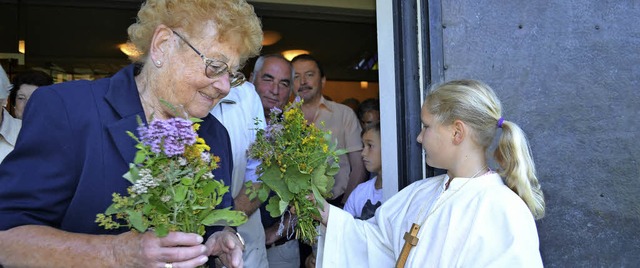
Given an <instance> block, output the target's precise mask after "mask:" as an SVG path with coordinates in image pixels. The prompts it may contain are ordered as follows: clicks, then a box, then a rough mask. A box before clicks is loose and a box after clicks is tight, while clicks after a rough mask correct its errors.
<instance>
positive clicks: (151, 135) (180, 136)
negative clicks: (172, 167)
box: [138, 118, 197, 157]
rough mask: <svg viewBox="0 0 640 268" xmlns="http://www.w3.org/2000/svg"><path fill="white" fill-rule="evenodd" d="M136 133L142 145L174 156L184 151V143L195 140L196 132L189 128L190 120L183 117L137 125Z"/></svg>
mask: <svg viewBox="0 0 640 268" xmlns="http://www.w3.org/2000/svg"><path fill="white" fill-rule="evenodd" d="M138 133H140V137H141V139H142V143H143V144H144V145H147V146H150V147H151V151H152V152H154V153H160V152H162V151H164V153H165V154H166V155H167V156H168V157H171V156H174V155H179V154H182V153H184V147H185V146H186V145H192V144H194V143H195V142H196V136H197V134H196V132H195V131H193V128H191V121H189V120H187V119H184V118H171V119H168V120H157V119H154V120H152V121H151V123H150V124H149V126H140V127H138Z"/></svg>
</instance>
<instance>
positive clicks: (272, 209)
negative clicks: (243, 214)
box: [265, 196, 284, 218]
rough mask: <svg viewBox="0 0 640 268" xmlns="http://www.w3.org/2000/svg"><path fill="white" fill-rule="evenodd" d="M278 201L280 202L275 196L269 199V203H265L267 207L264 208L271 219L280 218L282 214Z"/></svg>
mask: <svg viewBox="0 0 640 268" xmlns="http://www.w3.org/2000/svg"><path fill="white" fill-rule="evenodd" d="M280 201H282V200H281V199H280V198H279V197H277V196H274V197H271V198H269V203H267V206H266V207H265V208H266V209H267V211H269V214H270V215H271V217H273V218H277V217H280V215H282V213H283V212H284V210H282V209H280Z"/></svg>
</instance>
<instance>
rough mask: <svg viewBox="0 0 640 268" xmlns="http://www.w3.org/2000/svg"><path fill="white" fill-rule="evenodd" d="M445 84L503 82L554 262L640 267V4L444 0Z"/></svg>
mask: <svg viewBox="0 0 640 268" xmlns="http://www.w3.org/2000/svg"><path fill="white" fill-rule="evenodd" d="M442 17H443V19H442V24H443V25H444V27H443V42H444V44H443V48H444V65H445V80H452V79H459V78H474V79H479V80H482V81H485V82H486V83H488V84H489V85H490V86H492V87H493V88H494V89H495V90H496V92H497V94H498V96H499V97H500V98H501V100H502V103H503V107H504V117H505V118H506V119H507V120H511V121H513V122H516V123H517V124H518V125H520V127H521V128H522V129H524V131H525V132H526V133H527V135H528V138H529V141H530V144H531V148H532V151H533V155H534V159H535V162H536V168H537V171H538V176H539V179H540V182H541V184H542V188H543V190H544V192H545V195H546V202H547V215H546V217H545V218H544V219H542V220H540V221H538V222H537V224H538V232H539V237H540V250H541V253H542V258H543V261H544V263H545V265H546V266H547V267H638V266H640V141H639V140H638V139H640V118H639V117H640V1H635V0H628V1H607V0H605V1H601V0H575V1H574V0H567V1H524V0H516V1H469V0H451V1H442Z"/></svg>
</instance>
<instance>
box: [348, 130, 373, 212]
mask: <svg viewBox="0 0 640 268" xmlns="http://www.w3.org/2000/svg"><path fill="white" fill-rule="evenodd" d="M362 143H363V144H364V149H363V150H362V160H363V161H364V166H365V167H366V168H367V171H369V172H371V173H372V174H377V176H375V177H374V178H372V179H369V180H368V181H365V182H363V183H360V184H359V185H358V186H357V187H356V189H355V190H353V192H351V195H349V199H347V203H346V204H345V205H344V211H346V212H349V214H351V215H353V216H354V217H355V218H356V219H363V220H367V219H369V218H371V217H373V214H374V213H375V212H376V209H377V208H378V207H380V205H381V204H382V160H381V159H382V151H381V150H380V149H381V145H382V144H381V142H380V124H379V123H374V124H372V125H367V126H366V127H365V129H364V130H363V131H362Z"/></svg>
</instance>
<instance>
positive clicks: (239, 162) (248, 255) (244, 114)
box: [211, 82, 269, 268]
mask: <svg viewBox="0 0 640 268" xmlns="http://www.w3.org/2000/svg"><path fill="white" fill-rule="evenodd" d="M211 114H212V115H213V116H215V117H216V118H217V119H218V120H220V122H221V123H222V125H224V126H225V128H226V129H227V131H228V132H229V137H230V138H231V151H232V152H233V172H232V179H231V196H232V197H233V199H234V202H235V208H236V209H237V210H241V211H244V213H245V214H247V216H248V217H249V219H248V220H247V222H246V223H244V224H242V225H240V226H238V233H240V234H241V235H242V237H243V238H244V241H245V250H244V253H243V254H242V259H243V260H244V265H245V267H255V268H268V267H269V263H268V261H267V249H266V247H265V235H264V231H263V229H264V227H263V226H262V222H261V219H260V211H255V209H254V210H250V209H247V204H246V201H247V200H248V197H247V194H246V190H245V187H244V183H245V182H248V181H251V182H257V179H258V176H257V174H256V168H257V167H258V165H259V164H260V163H259V161H257V160H254V159H247V153H246V152H247V150H248V149H249V145H251V143H253V142H254V141H255V139H256V132H257V129H258V128H261V129H264V127H265V126H266V124H265V119H264V115H263V111H262V104H261V101H260V97H259V96H258V94H257V93H256V90H255V89H254V86H253V85H252V84H251V83H248V82H246V83H244V84H242V85H240V86H238V87H235V88H232V89H231V91H230V92H229V95H227V96H226V97H224V98H223V99H222V100H221V101H220V102H219V103H218V105H216V107H214V108H213V110H211ZM256 119H257V120H258V124H257V125H256Z"/></svg>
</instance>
